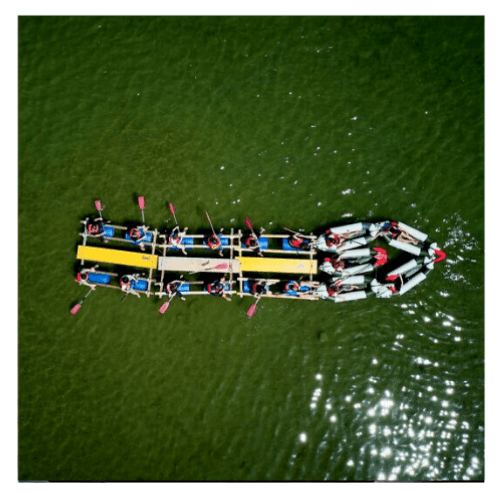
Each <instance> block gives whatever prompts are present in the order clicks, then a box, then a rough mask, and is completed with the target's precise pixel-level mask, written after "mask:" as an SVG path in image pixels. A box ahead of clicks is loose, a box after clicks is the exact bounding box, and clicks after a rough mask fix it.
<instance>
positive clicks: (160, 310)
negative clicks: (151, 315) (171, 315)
mask: <svg viewBox="0 0 500 500" xmlns="http://www.w3.org/2000/svg"><path fill="white" fill-rule="evenodd" d="M169 305H170V301H168V302H165V304H162V306H161V307H160V309H158V312H159V313H160V314H165V311H166V310H167V309H168V306H169Z"/></svg>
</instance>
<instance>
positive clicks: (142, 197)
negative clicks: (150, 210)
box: [137, 196, 146, 210]
mask: <svg viewBox="0 0 500 500" xmlns="http://www.w3.org/2000/svg"><path fill="white" fill-rule="evenodd" d="M137 201H138V202H139V208H140V209H141V210H144V209H145V208H146V202H145V201H144V196H139V198H137Z"/></svg>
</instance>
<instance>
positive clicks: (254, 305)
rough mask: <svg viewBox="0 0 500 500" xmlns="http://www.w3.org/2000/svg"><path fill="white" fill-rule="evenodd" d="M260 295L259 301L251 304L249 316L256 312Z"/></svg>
mask: <svg viewBox="0 0 500 500" xmlns="http://www.w3.org/2000/svg"><path fill="white" fill-rule="evenodd" d="M259 300H260V297H259V298H258V299H257V302H255V304H252V305H251V306H250V309H248V311H247V316H248V317H249V318H251V317H252V316H253V315H254V314H255V310H256V309H257V304H258V303H259Z"/></svg>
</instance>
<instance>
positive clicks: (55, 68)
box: [19, 17, 485, 481]
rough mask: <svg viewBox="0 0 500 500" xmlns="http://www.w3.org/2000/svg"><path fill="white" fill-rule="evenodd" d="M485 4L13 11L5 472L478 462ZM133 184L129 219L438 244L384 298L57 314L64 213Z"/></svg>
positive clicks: (480, 472) (247, 476) (427, 472)
mask: <svg viewBox="0 0 500 500" xmlns="http://www.w3.org/2000/svg"><path fill="white" fill-rule="evenodd" d="M483 28H484V23H483V19H482V18H479V17H476V18H472V17H469V18H453V17H441V18H426V17H419V18H411V17H409V18H399V17H392V18H335V17H331V18H326V17H311V18H304V17H293V18H292V17H290V18H286V17H283V18H280V17H278V18H259V17H253V18H245V17H242V18H218V17H212V18H184V17H179V18H157V17H151V18H121V17H113V18H111V17H109V18H106V17H99V18H97V17H87V18H66V17H61V18H50V17H49V18H33V17H32V18H21V19H20V22H19V235H20V241H27V240H28V239H29V240H30V241H31V243H32V245H30V246H27V245H23V246H20V250H19V262H20V264H22V265H21V266H20V272H19V311H20V317H19V478H20V479H21V480H42V479H48V480H78V481H80V480H228V481H230V480H301V481H305V480H314V481H324V480H327V481H343V480H356V481H375V480H379V481H415V480H418V481H432V480H439V481H456V480H483V479H484V466H485V464H484V216H483V210H484V155H483V148H484V135H483V120H484V111H483V103H484V100H483V90H484V84H483V77H484V46H483V36H484V30H483ZM138 194H140V195H144V196H145V197H146V202H147V208H146V220H147V223H149V224H150V225H152V226H160V225H162V226H166V225H170V224H172V223H173V221H172V218H171V216H170V213H169V212H168V210H167V209H166V206H165V201H166V200H168V201H172V202H174V204H175V207H176V210H177V217H178V219H179V222H180V224H181V225H183V224H184V225H186V226H189V227H190V228H192V229H196V228H198V229H199V228H206V227H207V223H206V220H205V218H204V211H205V210H208V211H209V212H210V214H211V217H212V220H213V222H214V225H216V226H219V225H221V226H224V227H225V228H230V227H231V226H232V227H235V228H238V227H242V226H243V221H244V218H245V217H250V218H251V220H252V222H253V224H254V226H258V227H260V226H263V227H265V228H266V229H268V230H276V231H279V230H280V228H282V227H283V226H286V227H293V228H302V229H304V230H306V231H310V230H314V229H316V228H319V227H321V226H323V225H325V224H328V223H331V222H351V221H358V220H374V219H394V220H402V221H404V222H406V223H407V224H409V225H412V226H414V227H416V228H418V229H420V230H421V231H424V232H426V233H428V234H430V236H431V238H433V239H434V240H436V241H437V242H438V243H439V244H440V245H441V246H442V248H443V249H444V251H445V252H446V253H447V255H448V258H447V260H446V261H445V262H444V263H441V264H438V265H437V266H436V269H435V271H434V272H433V273H432V274H431V275H430V276H429V279H427V280H426V281H425V282H423V283H422V284H421V285H420V286H419V287H417V288H416V289H414V290H413V291H412V292H410V293H408V294H407V295H405V296H403V297H396V298H394V299H392V300H390V301H383V300H373V301H365V302H360V303H346V304H340V305H339V304H338V305H335V304H326V303H295V302H292V303H288V301H283V302H281V301H268V302H266V301H262V302H261V303H259V307H258V310H257V313H256V315H255V316H254V318H252V320H251V321H249V320H248V319H247V318H246V316H245V312H246V310H247V309H248V307H249V306H250V304H251V300H250V299H249V298H244V299H240V298H236V299H234V300H233V302H232V303H226V302H225V301H218V300H216V299H215V298H214V299H213V300H212V299H211V298H190V299H188V301H187V302H185V303H181V302H173V303H172V306H171V307H170V308H169V310H168V313H167V314H165V316H160V315H158V314H157V313H156V311H157V308H158V304H157V303H156V302H155V301H154V300H149V301H148V300H140V301H139V300H135V298H134V299H132V298H130V299H127V301H125V302H123V303H122V302H120V299H121V297H120V296H119V295H118V294H115V293H114V292H112V291H110V292H107V291H106V290H100V291H98V292H97V293H95V294H92V295H91V296H89V299H88V300H87V301H86V303H85V304H84V306H83V307H82V309H81V311H80V313H79V314H78V316H77V317H72V316H71V315H70V314H69V312H68V311H69V307H70V305H71V304H72V301H74V300H76V299H79V298H81V297H82V296H83V292H84V291H83V290H82V289H81V288H78V287H77V286H76V284H75V283H74V281H73V266H74V260H75V249H76V245H77V242H78V231H79V229H80V225H79V220H80V218H81V217H83V216H84V215H86V214H89V213H90V212H91V211H92V208H93V207H92V202H93V200H94V199H95V198H100V199H101V201H102V202H103V204H104V205H105V215H107V216H108V217H110V218H112V219H113V220H115V221H117V222H121V221H125V220H134V219H135V220H137V219H138V218H139V217H140V213H139V211H138V209H137V206H136V204H135V201H134V200H135V198H134V197H136V196H137V195H138ZM48 235H49V236H50V245H48V244H47V237H48ZM34 269H36V270H37V272H36V273H33V270H34ZM47 276H50V279H49V281H47ZM42 278H43V279H42Z"/></svg>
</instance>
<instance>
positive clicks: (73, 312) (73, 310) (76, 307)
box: [70, 304, 82, 316]
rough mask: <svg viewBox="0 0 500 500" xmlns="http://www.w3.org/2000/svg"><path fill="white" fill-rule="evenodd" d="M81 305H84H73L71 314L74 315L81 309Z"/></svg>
mask: <svg viewBox="0 0 500 500" xmlns="http://www.w3.org/2000/svg"><path fill="white" fill-rule="evenodd" d="M80 307H82V305H81V304H76V306H74V307H72V308H71V311H70V312H71V314H72V315H73V316H74V315H75V314H76V313H77V312H78V311H79V310H80Z"/></svg>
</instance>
